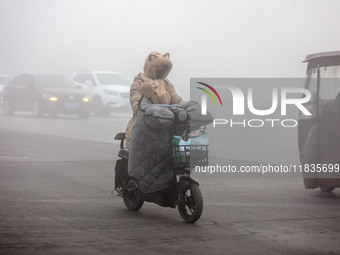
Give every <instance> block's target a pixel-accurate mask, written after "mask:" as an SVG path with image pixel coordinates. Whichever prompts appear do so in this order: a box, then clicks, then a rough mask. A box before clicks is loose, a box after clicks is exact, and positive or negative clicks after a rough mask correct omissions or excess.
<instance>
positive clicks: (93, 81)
mask: <svg viewBox="0 0 340 255" xmlns="http://www.w3.org/2000/svg"><path fill="white" fill-rule="evenodd" d="M73 81H74V82H75V83H76V84H77V85H78V86H82V87H87V88H90V89H91V90H92V110H93V113H94V114H95V115H97V116H105V115H109V114H110V113H111V112H112V111H114V110H117V109H121V108H126V107H129V106H130V100H129V99H130V85H131V83H132V82H131V81H130V80H129V79H128V78H126V77H125V76H123V75H121V74H119V73H116V72H110V71H79V72H76V73H75V74H74V75H73Z"/></svg>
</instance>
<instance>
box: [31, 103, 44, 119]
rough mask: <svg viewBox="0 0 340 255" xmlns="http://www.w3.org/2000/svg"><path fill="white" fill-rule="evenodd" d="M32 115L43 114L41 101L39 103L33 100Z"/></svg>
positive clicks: (39, 116)
mask: <svg viewBox="0 0 340 255" xmlns="http://www.w3.org/2000/svg"><path fill="white" fill-rule="evenodd" d="M32 116H33V117H35V118H41V117H43V116H44V111H43V108H42V106H41V103H39V102H38V101H37V100H35V101H33V104H32Z"/></svg>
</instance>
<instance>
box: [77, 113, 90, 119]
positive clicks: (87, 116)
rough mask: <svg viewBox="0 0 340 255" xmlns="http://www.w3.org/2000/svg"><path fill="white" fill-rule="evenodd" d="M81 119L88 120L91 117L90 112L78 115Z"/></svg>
mask: <svg viewBox="0 0 340 255" xmlns="http://www.w3.org/2000/svg"><path fill="white" fill-rule="evenodd" d="M78 116H79V118H81V119H88V118H89V117H90V112H81V113H79V114H78Z"/></svg>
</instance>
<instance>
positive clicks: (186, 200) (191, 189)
mask: <svg viewBox="0 0 340 255" xmlns="http://www.w3.org/2000/svg"><path fill="white" fill-rule="evenodd" d="M180 196H181V197H182V199H181V201H179V204H178V211H179V213H180V215H181V216H182V218H183V220H184V221H185V222H187V223H194V222H196V221H197V220H198V219H199V218H200V217H201V215H202V211H203V197H202V193H201V191H200V189H199V187H198V185H197V184H196V183H192V184H190V185H189V186H188V187H187V188H186V189H185V190H184V191H183V194H180Z"/></svg>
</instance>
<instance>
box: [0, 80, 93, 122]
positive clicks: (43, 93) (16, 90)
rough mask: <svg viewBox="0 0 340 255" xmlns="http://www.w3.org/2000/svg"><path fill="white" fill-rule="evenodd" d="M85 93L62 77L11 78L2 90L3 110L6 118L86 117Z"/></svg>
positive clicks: (88, 107) (86, 103)
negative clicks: (22, 114)
mask: <svg viewBox="0 0 340 255" xmlns="http://www.w3.org/2000/svg"><path fill="white" fill-rule="evenodd" d="M90 103H91V102H90V97H89V96H88V91H86V90H84V89H80V88H77V87H76V86H75V84H74V83H73V82H72V81H71V80H70V79H69V78H68V77H65V76H60V75H29V74H22V75H19V76H17V77H16V78H14V80H13V81H12V82H10V83H9V84H8V85H7V86H5V88H4V90H3V107H4V112H5V114H7V115H13V114H14V112H15V111H29V112H32V116H34V117H43V116H44V114H45V113H48V114H49V115H50V116H52V117H55V116H56V115H57V114H58V113H70V114H78V115H79V117H80V118H88V117H89V116H90V110H91V106H90Z"/></svg>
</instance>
